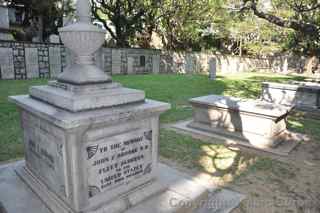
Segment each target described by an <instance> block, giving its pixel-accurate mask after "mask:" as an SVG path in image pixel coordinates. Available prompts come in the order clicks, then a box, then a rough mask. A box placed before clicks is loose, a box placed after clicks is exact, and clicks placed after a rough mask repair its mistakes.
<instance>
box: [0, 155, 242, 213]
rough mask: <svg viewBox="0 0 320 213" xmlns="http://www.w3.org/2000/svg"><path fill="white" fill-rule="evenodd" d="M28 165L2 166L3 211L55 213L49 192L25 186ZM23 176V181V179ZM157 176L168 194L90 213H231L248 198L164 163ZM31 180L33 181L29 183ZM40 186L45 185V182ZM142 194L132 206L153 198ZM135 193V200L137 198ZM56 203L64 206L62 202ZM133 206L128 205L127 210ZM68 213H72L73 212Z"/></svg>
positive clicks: (0, 207) (0, 204)
mask: <svg viewBox="0 0 320 213" xmlns="http://www.w3.org/2000/svg"><path fill="white" fill-rule="evenodd" d="M24 165H25V162H24V161H18V162H14V163H11V164H6V165H0V179H1V180H2V181H1V182H0V191H1V192H6V193H0V210H2V211H4V212H6V213H52V212H53V211H52V210H50V209H49V207H50V206H48V205H47V204H46V203H47V202H44V200H45V199H46V198H47V196H48V195H46V193H47V191H44V194H39V193H38V192H37V191H36V190H37V188H40V186H36V185H35V184H34V183H32V184H33V185H35V186H34V187H33V188H32V190H33V191H31V190H30V187H29V186H28V185H27V184H25V183H24V182H23V181H26V180H27V179H26V177H28V174H24V172H25V170H24V169H23V167H24ZM15 171H16V172H15ZM17 171H18V172H17ZM17 173H18V174H19V175H17ZM21 175H22V177H23V179H21V178H20V177H21ZM19 176H20V177H19ZM156 176H157V181H156V183H157V184H156V185H157V186H160V185H162V186H165V189H166V190H160V191H158V192H159V193H155V194H153V195H151V196H148V197H147V199H145V200H143V201H142V202H139V203H137V204H136V205H133V206H130V208H128V209H125V210H123V209H124V208H125V205H124V204H123V203H122V202H120V201H119V202H116V201H114V202H111V203H110V204H113V206H111V205H103V206H101V207H100V208H98V209H96V210H92V211H90V213H102V212H103V213H105V212H108V213H116V212H117V213H118V212H121V213H150V212H154V213H218V212H219V213H229V212H231V211H232V210H233V209H234V208H236V207H237V206H238V205H239V204H240V202H241V201H242V200H243V199H244V198H245V196H244V195H242V194H240V193H237V192H234V191H230V190H224V189H222V190H221V189H218V188H217V187H215V186H213V185H207V184H206V183H205V180H201V179H200V178H199V177H198V176H197V175H196V176H189V175H187V174H185V173H181V172H179V171H177V170H176V169H173V168H171V167H169V166H167V165H165V164H162V163H159V166H158V169H157V172H156ZM22 180H23V181H22ZM31 180H33V178H31V179H30V180H27V181H31ZM39 183H40V184H42V182H39ZM151 186H155V185H153V184H150V185H147V186H145V189H148V190H151V191H152V190H153V191H155V189H156V188H157V187H154V188H151ZM138 191H140V193H135V192H133V194H131V196H129V198H130V202H131V203H136V202H137V201H138V200H140V199H141V198H142V197H144V196H145V195H147V194H149V193H146V192H145V190H144V189H142V190H138ZM138 191H137V192H138ZM134 193H135V196H133V195H134ZM53 202H54V203H57V204H58V205H60V204H61V203H58V201H53ZM130 202H129V200H127V201H126V206H127V207H128V204H129V203H130ZM62 204H63V202H62ZM62 204H61V205H62ZM51 208H53V207H51ZM57 209H58V213H62V212H64V209H62V208H61V207H60V206H58V207H57ZM120 209H121V210H120ZM118 210H120V211H118ZM68 213H72V210H70V211H69V212H68Z"/></svg>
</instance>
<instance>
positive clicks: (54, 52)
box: [49, 47, 61, 78]
mask: <svg viewBox="0 0 320 213" xmlns="http://www.w3.org/2000/svg"><path fill="white" fill-rule="evenodd" d="M49 58H50V60H49V62H50V74H51V77H52V78H56V77H58V75H59V74H60V73H61V49H60V47H50V48H49Z"/></svg>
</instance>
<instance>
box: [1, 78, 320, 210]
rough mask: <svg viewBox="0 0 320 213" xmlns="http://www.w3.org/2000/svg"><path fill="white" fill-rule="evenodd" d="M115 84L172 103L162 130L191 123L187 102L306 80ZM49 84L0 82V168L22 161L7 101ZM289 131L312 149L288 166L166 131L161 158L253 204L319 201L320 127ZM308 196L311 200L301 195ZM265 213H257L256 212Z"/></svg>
mask: <svg viewBox="0 0 320 213" xmlns="http://www.w3.org/2000/svg"><path fill="white" fill-rule="evenodd" d="M113 79H114V80H115V81H117V82H120V83H122V84H123V85H125V86H126V87H130V88H136V89H142V90H144V91H145V92H146V94H147V98H150V99H155V100H159V101H165V102H169V103H171V105H172V108H171V110H169V111H168V112H166V113H164V114H163V115H162V116H161V123H162V124H164V123H170V122H175V121H178V120H184V119H188V118H190V117H191V116H192V108H191V106H190V105H189V104H188V100H189V99H190V98H192V97H197V96H203V95H208V94H220V95H228V96H236V97H243V98H257V97H259V94H260V91H261V82H263V81H273V82H287V81H290V80H303V77H297V76H284V75H276V74H261V73H241V74H232V75H220V76H218V78H217V80H216V81H210V80H209V79H208V77H207V76H204V75H131V76H114V77H113ZM46 82H47V80H45V79H44V80H28V81H21V80H19V81H0V162H1V161H7V160H10V159H16V158H21V157H23V145H22V139H21V138H22V136H21V130H20V125H19V116H18V112H17V110H16V107H15V105H14V104H11V103H9V102H8V96H10V95H18V94H27V93H28V88H29V87H30V86H32V85H41V84H46ZM288 126H289V128H290V129H291V130H294V131H296V132H300V133H304V134H307V135H308V136H309V137H310V138H311V141H312V144H313V145H312V144H311V145H310V144H303V146H302V148H299V150H296V151H295V153H294V154H292V155H291V156H290V157H289V158H288V159H285V160H283V159H282V160H281V159H280V160H279V159H274V158H272V157H269V156H263V155H260V154H257V153H254V152H250V151H248V150H242V149H231V148H230V147H226V146H225V145H219V144H212V143H208V142H202V141H199V140H195V139H193V138H191V137H189V136H184V135H181V134H177V133H175V132H173V131H169V130H164V129H161V131H160V155H161V157H162V160H164V161H167V162H169V163H172V162H173V163H177V164H178V165H179V166H181V167H183V168H186V169H189V170H196V171H200V172H202V173H205V174H207V175H209V176H210V178H211V179H210V180H212V181H214V183H215V184H220V185H223V186H229V187H231V188H233V189H234V190H238V191H240V192H242V193H245V194H247V195H248V197H249V198H250V199H259V196H262V197H263V199H264V201H265V199H269V200H271V201H272V202H275V199H276V201H277V199H278V198H279V197H280V198H286V199H287V200H286V201H287V202H290V201H291V200H290V201H289V199H292V196H295V197H294V201H299V202H300V201H301V200H302V201H303V200H308V201H309V199H308V198H309V197H310V196H313V197H318V198H319V199H320V183H319V179H318V177H319V176H320V169H319V168H318V167H313V166H312V165H314V164H315V165H319V163H320V154H319V153H320V143H319V142H318V141H319V140H320V131H319V127H320V121H317V120H312V119H309V120H308V119H304V118H302V117H291V118H289V121H288ZM217 142H218V141H217ZM317 160H318V161H317ZM306 162H307V164H306ZM314 162H316V163H314ZM306 165H307V166H306ZM308 166H309V167H308ZM315 168H316V169H315ZM300 177H301V178H303V182H301V181H300ZM316 180H318V181H316ZM317 187H318V188H317ZM278 191H279V193H278ZM305 191H307V195H305V194H303V193H304V192H305ZM275 192H277V193H275ZM317 193H318V194H317ZM308 196H309V197H308ZM302 198H303V199H302ZM251 201H252V200H251ZM300 203H301V202H300ZM302 204H303V203H302ZM242 205H246V202H244V204H242ZM247 205H250V203H249V204H248V203H247ZM319 209H320V208H319ZM247 210H248V206H240V208H239V209H238V210H236V212H247ZM276 210H277V211H278V212H296V211H295V210H294V211H291V210H290V209H289V208H288V207H287V206H285V207H283V206H281V207H277V209H276ZM262 211H263V209H261V208H260V207H258V209H256V211H252V212H262ZM263 212H269V211H263ZM301 212H303V211H301ZM319 212H320V210H319Z"/></svg>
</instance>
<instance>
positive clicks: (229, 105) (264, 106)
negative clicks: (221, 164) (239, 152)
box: [188, 95, 291, 148]
mask: <svg viewBox="0 0 320 213" xmlns="http://www.w3.org/2000/svg"><path fill="white" fill-rule="evenodd" d="M190 103H191V104H192V107H193V110H194V114H193V121H192V122H191V123H189V124H188V126H189V127H190V128H195V129H199V130H203V131H209V132H213V133H215V134H219V135H223V136H227V137H231V138H234V139H238V140H241V141H245V142H248V143H250V144H251V145H253V146H254V147H257V148H273V147H275V146H276V145H277V144H278V143H280V142H281V140H282V138H283V137H284V135H286V134H287V131H286V117H287V115H288V113H289V111H290V109H291V108H290V107H285V106H282V105H278V104H271V103H267V102H262V101H258V100H241V99H238V98H233V97H225V96H218V95H209V96H204V97H198V98H193V99H191V100H190Z"/></svg>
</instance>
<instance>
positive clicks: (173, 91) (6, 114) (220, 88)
mask: <svg viewBox="0 0 320 213" xmlns="http://www.w3.org/2000/svg"><path fill="white" fill-rule="evenodd" d="M113 79H114V80H115V81H118V82H121V83H122V84H123V85H125V86H127V87H130V88H136V89H142V90H144V91H145V92H146V94H147V98H151V99H155V100H159V101H165V102H169V103H171V105H172V108H171V110H169V111H168V112H166V113H165V114H163V115H162V116H161V122H162V123H169V122H175V121H178V120H183V119H187V118H190V117H191V116H192V108H191V107H190V105H189V104H188V99H190V98H192V97H197V96H202V95H207V94H221V95H230V96H236V97H245V98H256V97H258V96H259V94H260V89H261V86H260V85H261V84H260V83H261V82H262V81H275V82H286V81H289V80H302V79H303V78H302V77H296V76H283V75H274V74H272V75H271V74H258V73H242V74H234V75H223V76H218V78H217V80H216V81H210V80H208V77H207V76H204V75H134V76H132V75H131V76H115V77H114V78H113ZM46 82H47V80H45V79H44V80H25V81H24V80H18V81H12V80H10V81H3V80H2V81H0V127H1V129H0V161H5V160H9V159H14V158H19V157H22V156H23V148H22V143H21V132H20V126H19V117H18V113H17V110H16V107H15V106H14V105H13V104H11V103H9V102H8V96H10V95H18V94H27V93H28V88H29V87H30V86H32V85H41V84H46ZM291 124H292V127H293V128H294V129H296V130H297V131H299V132H310V133H311V135H315V136H316V137H319V138H320V134H319V133H318V131H313V130H314V129H315V127H316V126H317V125H318V123H315V122H314V121H309V122H306V121H305V120H299V119H295V120H292V121H291ZM305 126H308V127H310V128H307V129H306V128H304V127H305Z"/></svg>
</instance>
